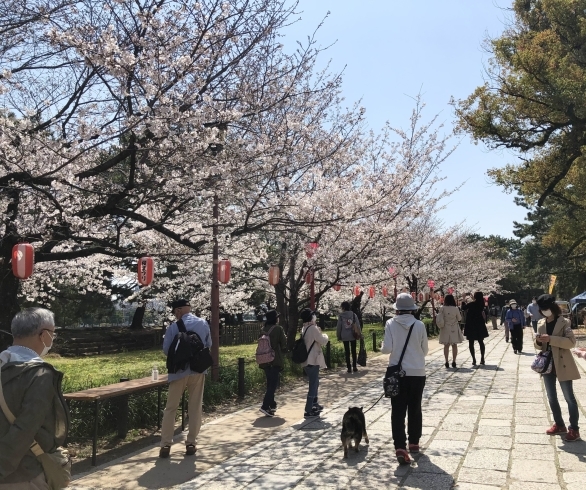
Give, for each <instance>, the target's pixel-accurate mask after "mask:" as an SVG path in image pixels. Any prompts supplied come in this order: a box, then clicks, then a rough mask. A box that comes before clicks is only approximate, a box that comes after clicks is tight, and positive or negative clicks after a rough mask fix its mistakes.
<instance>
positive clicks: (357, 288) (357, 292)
mask: <svg viewBox="0 0 586 490" xmlns="http://www.w3.org/2000/svg"><path fill="white" fill-rule="evenodd" d="M359 295H360V286H359V285H358V284H356V286H354V296H359Z"/></svg>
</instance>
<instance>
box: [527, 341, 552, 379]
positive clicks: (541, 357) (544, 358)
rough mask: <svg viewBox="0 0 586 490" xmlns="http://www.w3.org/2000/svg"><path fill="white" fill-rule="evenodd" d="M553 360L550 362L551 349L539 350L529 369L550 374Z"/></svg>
mask: <svg viewBox="0 0 586 490" xmlns="http://www.w3.org/2000/svg"><path fill="white" fill-rule="evenodd" d="M552 368H553V362H551V351H550V350H549V346H548V350H546V351H545V352H539V353H538V354H537V355H536V356H535V357H534V358H533V362H532V363H531V369H533V371H535V372H536V373H539V374H551V371H552Z"/></svg>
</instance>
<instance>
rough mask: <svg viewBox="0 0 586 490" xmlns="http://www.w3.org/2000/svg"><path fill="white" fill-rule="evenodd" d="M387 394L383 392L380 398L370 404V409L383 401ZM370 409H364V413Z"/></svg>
mask: <svg viewBox="0 0 586 490" xmlns="http://www.w3.org/2000/svg"><path fill="white" fill-rule="evenodd" d="M383 396H385V393H384V392H383V394H382V395H381V396H379V397H378V399H377V400H376V401H375V402H374V403H373V404H372V405H371V406H370V408H369V409H368V410H372V409H373V408H374V406H375V405H376V404H377V403H378V402H380V401H381V399H382V397H383ZM368 410H364V412H363V413H366V412H368Z"/></svg>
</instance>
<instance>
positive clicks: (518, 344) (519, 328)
mask: <svg viewBox="0 0 586 490" xmlns="http://www.w3.org/2000/svg"><path fill="white" fill-rule="evenodd" d="M509 306H510V307H511V309H510V310H509V311H507V314H506V316H505V322H507V327H508V328H509V331H510V332H511V345H512V346H513V352H514V353H515V354H517V353H519V354H521V352H522V351H523V329H524V328H525V314H524V313H523V310H521V309H520V308H519V305H517V302H516V301H515V300H514V299H512V300H511V301H509Z"/></svg>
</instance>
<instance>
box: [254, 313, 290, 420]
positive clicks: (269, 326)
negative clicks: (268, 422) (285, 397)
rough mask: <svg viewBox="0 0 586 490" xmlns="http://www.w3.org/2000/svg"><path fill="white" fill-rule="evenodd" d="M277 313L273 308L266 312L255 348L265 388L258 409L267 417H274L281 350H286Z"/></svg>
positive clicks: (283, 333) (280, 367) (281, 361)
mask: <svg viewBox="0 0 586 490" xmlns="http://www.w3.org/2000/svg"><path fill="white" fill-rule="evenodd" d="M278 318H279V314H278V313H277V312H276V311H275V310H269V311H267V312H266V322H265V326H264V327H263V329H262V330H261V336H260V338H259V339H258V347H257V348H256V361H257V362H258V365H259V367H260V368H261V369H263V370H264V372H265V376H266V378H267V390H266V393H265V396H264V399H263V402H262V405H261V407H260V411H261V412H262V413H263V414H265V415H266V416H267V417H274V416H275V412H276V411H277V402H275V391H277V388H278V387H279V376H280V374H279V373H280V372H281V371H282V370H283V366H284V364H283V352H285V351H286V350H287V337H286V336H285V331H284V330H283V327H281V325H277V319H278Z"/></svg>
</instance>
